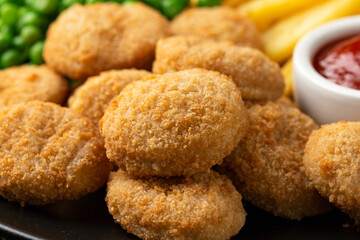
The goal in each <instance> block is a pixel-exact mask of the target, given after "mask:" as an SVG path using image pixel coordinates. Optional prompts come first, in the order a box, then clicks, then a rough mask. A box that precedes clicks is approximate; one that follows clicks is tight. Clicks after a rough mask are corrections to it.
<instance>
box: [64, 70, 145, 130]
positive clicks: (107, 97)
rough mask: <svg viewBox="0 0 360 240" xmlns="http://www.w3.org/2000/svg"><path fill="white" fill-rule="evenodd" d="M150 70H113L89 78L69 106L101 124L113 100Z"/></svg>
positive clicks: (70, 99)
mask: <svg viewBox="0 0 360 240" xmlns="http://www.w3.org/2000/svg"><path fill="white" fill-rule="evenodd" d="M149 74H150V72H148V71H145V70H137V69H124V70H112V71H107V72H102V73H101V74H100V75H99V76H95V77H91V78H89V79H88V80H87V81H86V82H85V83H84V84H83V85H82V86H80V87H79V88H77V89H76V91H75V93H74V94H73V95H72V96H71V97H70V98H69V101H68V105H69V108H70V109H72V110H74V111H76V112H78V113H80V114H82V115H84V116H86V117H88V118H89V119H90V120H91V121H92V122H93V123H94V125H95V126H98V125H99V122H100V119H101V118H102V116H103V115H104V112H105V110H106V108H107V106H108V105H109V104H110V102H111V100H112V99H113V98H114V97H116V96H117V95H119V93H120V92H121V91H122V90H123V88H124V87H125V86H126V85H128V84H129V83H131V82H133V81H136V80H140V79H141V78H143V77H145V76H147V75H149Z"/></svg>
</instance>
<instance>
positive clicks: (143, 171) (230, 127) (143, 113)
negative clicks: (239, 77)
mask: <svg viewBox="0 0 360 240" xmlns="http://www.w3.org/2000/svg"><path fill="white" fill-rule="evenodd" d="M246 127H247V116H246V110H245V107H244V103H243V101H242V99H241V93H240V91H239V89H238V88H237V87H236V86H235V84H234V83H233V82H232V81H231V79H229V78H228V77H226V76H225V75H221V74H220V73H217V72H212V71H207V70H203V69H192V70H185V71H180V72H175V73H167V74H164V75H150V76H148V77H145V78H143V79H142V80H140V81H136V82H133V83H130V84H129V85H127V86H126V87H125V88H124V90H123V91H122V92H121V93H120V95H119V96H118V97H116V98H114V100H113V101H112V102H111V103H110V105H109V107H108V108H107V110H106V112H105V114H104V116H103V118H102V119H101V121H100V130H101V132H102V135H103V136H104V137H105V147H106V153H107V156H108V158H109V159H110V160H112V161H114V162H115V163H116V164H117V165H118V166H120V167H122V168H125V169H126V170H127V172H128V173H130V174H134V175H137V176H154V175H155V176H167V177H170V176H180V175H186V176H188V175H192V174H195V173H198V172H208V171H209V170H210V167H211V166H213V165H215V164H219V163H221V162H222V160H223V158H224V157H226V156H227V155H229V154H230V153H231V151H232V150H233V149H234V148H235V146H236V145H237V143H238V142H239V141H240V139H241V138H242V136H243V135H244V134H245V131H246Z"/></svg>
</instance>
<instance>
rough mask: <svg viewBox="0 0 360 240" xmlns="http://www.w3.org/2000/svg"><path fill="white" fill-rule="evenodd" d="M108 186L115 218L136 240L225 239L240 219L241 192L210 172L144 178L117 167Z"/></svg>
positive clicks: (108, 199)
mask: <svg viewBox="0 0 360 240" xmlns="http://www.w3.org/2000/svg"><path fill="white" fill-rule="evenodd" d="M107 186H108V187H107V195H106V199H105V200H106V202H107V206H108V209H109V211H110V213H111V214H112V215H113V217H114V219H115V221H116V222H118V223H119V224H120V225H121V226H122V227H123V228H124V229H126V230H127V231H128V232H130V233H132V234H134V235H136V236H138V237H140V238H141V239H146V240H151V239H154V240H165V239H166V240H167V239H197V240H212V239H213V240H221V239H230V237H232V236H234V235H236V234H237V233H238V232H239V231H240V229H241V228H242V226H243V225H244V223H245V216H246V213H245V210H244V208H243V206H242V203H241V194H240V193H239V192H238V191H237V190H236V189H235V187H234V186H233V184H232V183H231V181H230V180H229V179H228V178H227V177H226V176H225V175H220V174H218V173H216V172H215V171H211V172H210V173H206V174H197V175H194V176H192V177H187V178H181V177H178V178H175V177H174V178H170V179H163V178H158V177H152V178H149V179H143V178H136V177H132V176H130V175H128V174H127V173H126V172H125V171H123V170H121V169H120V170H118V172H112V173H110V177H109V181H108V185H107Z"/></svg>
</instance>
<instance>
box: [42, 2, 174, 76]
mask: <svg viewBox="0 0 360 240" xmlns="http://www.w3.org/2000/svg"><path fill="white" fill-rule="evenodd" d="M169 34H170V28H169V23H168V21H167V20H166V19H165V18H164V17H163V16H162V15H161V14H160V13H158V12H157V11H155V10H153V9H152V8H150V7H148V6H146V5H144V4H142V3H134V4H131V5H127V6H122V5H120V4H117V3H110V2H107V3H95V4H89V5H78V4H77V5H74V6H73V7H70V8H69V9H68V10H66V11H64V12H63V13H62V14H60V16H59V17H58V18H57V20H56V21H55V22H53V23H52V24H51V26H50V28H49V30H48V33H47V38H46V42H45V47H44V59H45V61H46V63H47V64H49V66H51V67H53V68H54V69H56V70H57V71H59V72H60V73H62V74H64V75H66V76H69V77H71V78H74V79H78V80H85V79H86V78H88V77H90V76H94V75H97V74H99V73H100V72H102V71H106V70H111V69H123V68H131V67H134V68H147V69H150V68H151V64H152V61H153V60H154V55H155V44H156V42H157V40H158V39H160V38H163V37H166V36H168V35H169Z"/></svg>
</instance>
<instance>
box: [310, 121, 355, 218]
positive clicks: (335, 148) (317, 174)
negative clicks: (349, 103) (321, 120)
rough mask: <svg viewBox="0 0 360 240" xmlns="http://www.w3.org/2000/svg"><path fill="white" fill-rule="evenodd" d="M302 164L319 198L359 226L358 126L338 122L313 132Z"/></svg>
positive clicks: (351, 123)
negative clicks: (329, 203) (325, 199)
mask: <svg viewBox="0 0 360 240" xmlns="http://www.w3.org/2000/svg"><path fill="white" fill-rule="evenodd" d="M303 161H304V165H305V170H306V174H307V176H308V177H309V178H310V179H311V180H312V181H313V183H314V185H315V187H316V189H317V190H318V191H319V192H320V194H321V195H323V196H324V197H326V198H328V199H329V201H330V202H332V203H334V204H335V205H336V206H338V207H339V208H340V209H342V210H343V211H344V212H346V213H348V214H349V215H350V216H351V217H352V218H354V219H355V221H356V223H357V224H358V225H360V122H338V123H333V124H328V125H324V126H322V127H321V129H319V130H317V131H314V132H313V133H312V134H311V135H310V138H309V141H308V142H307V144H306V148H305V154H304V159H303Z"/></svg>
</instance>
